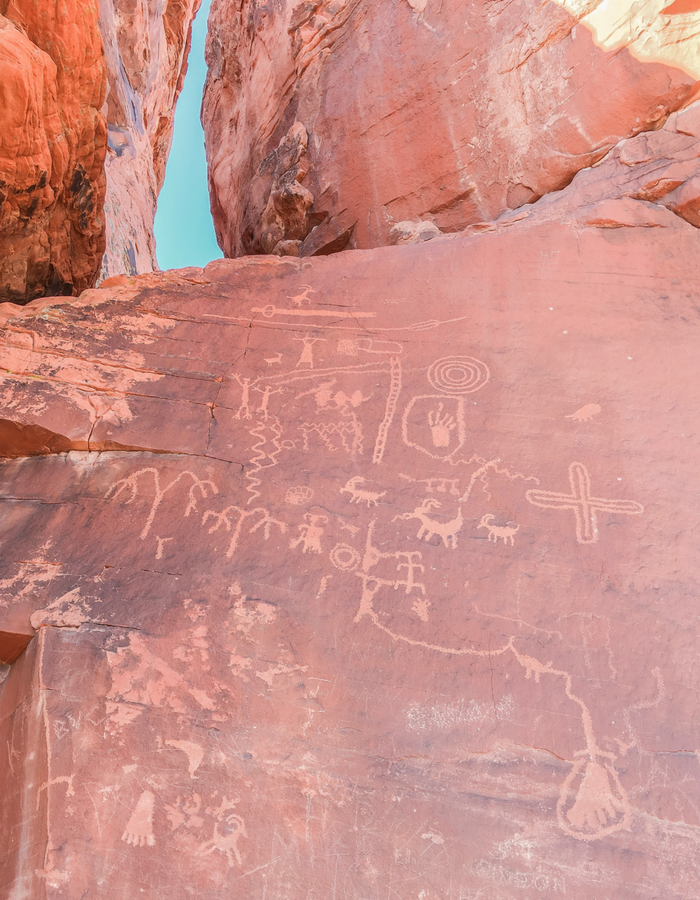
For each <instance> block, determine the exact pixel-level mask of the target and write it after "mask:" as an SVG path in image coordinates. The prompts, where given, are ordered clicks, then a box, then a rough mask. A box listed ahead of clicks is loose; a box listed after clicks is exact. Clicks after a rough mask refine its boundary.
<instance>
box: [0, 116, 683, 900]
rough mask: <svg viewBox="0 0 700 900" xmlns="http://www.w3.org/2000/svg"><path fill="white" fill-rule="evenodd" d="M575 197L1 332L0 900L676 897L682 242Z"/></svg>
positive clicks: (231, 273)
mask: <svg viewBox="0 0 700 900" xmlns="http://www.w3.org/2000/svg"><path fill="white" fill-rule="evenodd" d="M676 124H677V125H678V122H677V123H676ZM677 133H678V132H676V134H677ZM658 134H661V132H659V133H658ZM674 140H675V139H674ZM290 152H291V151H290ZM600 202H601V203H604V204H605V205H606V209H607V210H608V212H607V213H606V215H607V218H605V219H599V220H597V221H594V218H593V217H592V216H591V211H590V209H587V210H586V211H584V214H583V215H582V216H580V217H578V218H577V216H576V214H575V213H569V212H566V213H565V214H564V213H562V216H561V217H560V219H559V220H557V221H555V220H553V219H552V218H551V217H550V216H549V213H548V211H547V209H546V208H545V206H544V205H541V204H538V205H537V206H535V207H532V208H530V211H529V213H530V214H529V216H528V217H527V218H525V219H524V220H522V221H512V222H510V224H503V225H500V226H498V227H495V226H494V227H493V230H491V231H487V232H485V233H481V234H472V235H467V236H458V237H454V238H440V237H438V238H437V239H435V240H432V241H430V242H429V243H421V244H419V245H412V246H406V247H395V248H383V249H379V250H372V251H366V252H357V253H345V254H340V255H337V256H333V257H330V258H327V259H320V258H316V259H306V260H303V259H302V260H291V259H287V260H276V259H272V258H268V259H265V260H251V259H247V260H241V261H220V262H216V263H212V264H211V265H210V266H208V267H207V269H206V270H204V271H202V270H183V271H181V272H174V273H169V274H167V275H152V276H144V277H142V278H138V279H132V280H131V281H128V280H127V279H124V284H123V286H122V287H110V288H106V289H104V290H100V291H91V292H87V293H86V294H84V295H83V296H82V297H81V298H80V299H78V300H73V301H63V302H60V303H56V302H54V303H49V302H47V301H44V302H43V303H41V304H34V305H33V306H29V307H25V308H24V309H23V310H20V309H17V308H16V307H9V306H6V307H4V308H3V309H2V312H3V315H4V316H5V317H6V320H5V327H4V332H3V334H4V338H3V344H2V349H1V355H0V365H1V366H2V370H3V373H4V374H3V378H2V388H1V399H2V408H3V417H4V421H3V425H2V429H0V437H1V443H2V452H3V454H4V455H5V456H6V457H7V459H6V460H5V461H4V462H3V464H2V466H0V469H1V470H2V473H1V474H2V487H1V503H2V508H3V517H2V520H1V521H2V524H1V525H0V534H1V539H2V548H3V553H2V559H1V562H0V585H1V586H2V591H3V593H2V595H1V596H2V599H1V601H0V602H2V607H0V611H1V616H2V618H1V619H0V632H2V633H3V634H5V635H6V636H7V637H8V640H10V639H13V640H15V645H16V644H17V641H21V640H22V637H21V635H22V633H24V634H26V633H27V632H30V633H33V631H34V630H35V631H36V636H35V637H34V638H33V640H32V641H31V643H30V644H29V647H28V649H27V650H26V651H25V653H24V654H22V655H20V656H19V658H18V659H17V660H16V661H15V662H14V663H13V664H12V666H11V668H10V673H9V676H8V677H7V680H6V681H5V683H4V685H3V686H2V687H0V732H1V734H0V752H1V753H2V754H5V755H6V758H5V761H4V762H3V766H2V768H0V772H1V773H2V778H3V779H4V781H3V783H2V784H1V785H0V795H2V796H3V804H2V813H1V815H2V816H3V817H4V818H3V820H2V829H1V830H0V834H1V835H2V840H3V841H5V846H4V847H3V849H2V852H0V860H2V863H0V865H1V866H2V869H0V872H1V874H0V884H1V885H2V886H3V889H5V888H6V886H7V885H11V886H12V889H13V890H14V891H15V895H16V896H22V897H29V898H32V900H33V898H35V897H36V898H39V897H41V898H44V897H46V898H49V900H59V898H60V900H80V898H84V897H90V896H92V895H94V896H99V897H100V898H101V900H127V898H128V900H133V897H135V896H140V894H141V892H143V893H144V895H147V896H153V897H168V898H172V900H181V898H182V900H184V898H189V897H191V896H192V895H197V896H206V897H207V898H211V900H228V898H230V897H231V896H234V895H238V894H239V893H240V892H241V891H243V892H245V895H246V896H248V897H252V898H264V897H285V898H289V900H296V898H298V900H308V898H318V900H327V898H329V897H333V896H338V895H339V894H342V896H344V897H353V898H371V900H373V898H377V900H379V898H386V897H387V896H390V895H393V894H394V893H395V894H397V895H398V896H400V897H403V898H407V897H411V898H421V900H425V898H431V900H457V898H463V900H464V898H470V900H472V898H474V900H476V898H479V900H484V898H487V900H533V898H540V897H547V898H558V897H574V898H591V897H605V898H606V900H652V898H658V897H664V898H665V900H695V898H696V897H697V884H698V880H699V879H700V864H699V863H698V860H699V859H700V854H699V852H698V851H699V849H700V818H699V816H698V809H700V794H699V789H698V778H697V770H698V757H697V750H696V748H698V747H700V732H699V727H700V726H699V725H698V717H697V716H696V715H695V708H696V705H697V693H698V690H699V689H700V684H698V667H697V665H696V658H697V647H696V641H695V639H694V635H695V631H696V624H697V597H698V590H699V585H698V575H697V564H696V560H697V548H696V543H697V541H696V527H695V524H696V518H697V516H696V511H695V508H694V505H693V504H692V503H691V502H689V499H688V498H690V497H694V496H695V495H696V494H697V492H698V490H700V483H699V479H700V474H699V472H698V467H697V456H698V446H697V436H698V433H699V429H698V423H697V418H698V409H700V396H699V392H700V386H699V383H698V379H697V377H696V371H697V335H696V332H697V329H698V308H699V307H700V297H699V296H698V284H697V258H698V251H699V250H700V235H698V231H697V229H696V228H694V227H692V225H690V224H689V223H688V222H687V221H686V220H685V219H684V218H683V217H682V216H680V215H678V214H676V213H674V212H673V211H671V210H669V209H665V208H663V206H662V205H661V203H655V202H652V201H650V200H645V199H634V198H632V197H629V196H627V197H625V196H620V197H617V198H609V197H608V198H605V197H603V198H601V199H600ZM540 209H541V210H542V212H541V214H540V212H539V210H540ZM611 210H612V211H611ZM615 210H617V214H616V213H615ZM630 210H634V214H635V216H636V222H632V221H627V222H623V219H624V216H623V213H624V215H626V216H628V218H629V217H630V215H631V213H630ZM616 215H617V218H616V217H615V216H616ZM567 217H568V218H567ZM565 219H566V221H564V220H565ZM612 226H617V227H612ZM660 273H662V274H663V277H662V278H660V277H659V276H660ZM32 454H34V455H32ZM12 457H18V458H12ZM22 628H23V629H24V632H22V631H21V629H22ZM15 652H16V651H15Z"/></svg>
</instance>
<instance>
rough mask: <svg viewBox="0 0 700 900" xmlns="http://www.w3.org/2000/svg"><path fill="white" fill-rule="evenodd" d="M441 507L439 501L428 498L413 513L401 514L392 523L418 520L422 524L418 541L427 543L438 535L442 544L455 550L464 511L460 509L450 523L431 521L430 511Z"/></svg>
mask: <svg viewBox="0 0 700 900" xmlns="http://www.w3.org/2000/svg"><path fill="white" fill-rule="evenodd" d="M441 506H442V504H441V503H440V501H439V500H435V499H434V498H433V497H426V498H425V500H423V502H422V503H421V504H420V506H417V507H416V508H415V509H414V510H413V512H410V513H401V514H400V515H398V516H394V518H393V519H392V522H395V521H396V520H397V519H418V520H419V521H420V523H421V526H420V528H419V529H418V534H417V535H416V537H417V538H418V540H421V539H422V538H425V540H426V541H430V539H431V538H432V537H433V535H436V534H437V535H438V536H439V537H440V538H442V542H443V544H444V545H445V546H446V547H448V548H451V549H453V550H454V549H455V547H456V546H457V535H458V534H459V532H460V531H461V530H462V524H463V522H464V519H463V518H462V509H461V507H458V508H457V515H456V517H455V518H454V519H452V520H451V521H449V522H438V521H437V520H436V519H431V518H430V516H428V515H427V513H428V511H429V510H431V509H439V508H440V507H441Z"/></svg>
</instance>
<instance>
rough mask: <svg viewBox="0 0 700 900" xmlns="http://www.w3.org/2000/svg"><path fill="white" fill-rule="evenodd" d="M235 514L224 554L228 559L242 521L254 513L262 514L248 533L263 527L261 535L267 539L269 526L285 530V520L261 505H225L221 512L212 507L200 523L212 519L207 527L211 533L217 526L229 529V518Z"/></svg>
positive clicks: (240, 529) (236, 543)
mask: <svg viewBox="0 0 700 900" xmlns="http://www.w3.org/2000/svg"><path fill="white" fill-rule="evenodd" d="M236 513H237V514H238V515H237V520H236V525H235V527H234V529H233V534H232V536H231V541H230V542H229V545H228V550H227V551H226V556H227V558H228V559H231V557H232V556H233V554H234V551H235V550H236V547H237V546H238V540H239V538H240V536H241V531H242V529H243V523H244V522H245V521H246V520H247V519H249V518H251V517H253V516H256V515H262V518H261V519H258V521H257V522H256V523H255V525H253V526H252V528H251V529H250V530H249V532H248V533H249V534H253V533H254V532H256V531H258V529H260V528H262V529H263V537H264V538H265V540H266V541H267V540H269V538H270V526H272V525H276V526H277V527H278V528H279V529H280V531H281V532H282V533H283V534H284V533H285V532H286V530H287V524H286V522H280V520H279V519H274V518H273V517H272V516H271V515H270V513H269V512H268V511H267V509H265V508H264V507H263V506H256V507H255V509H241V507H240V506H227V507H226V509H224V510H222V511H221V512H217V511H216V510H213V509H208V510H207V511H206V512H205V513H204V516H203V517H202V525H205V524H206V522H207V521H208V520H209V519H214V524H213V525H212V526H211V527H210V528H209V534H213V533H214V532H215V531H218V530H219V528H220V527H221V526H222V525H223V526H224V527H225V529H226V531H230V530H231V525H232V521H231V518H232V516H233V515H234V514H236Z"/></svg>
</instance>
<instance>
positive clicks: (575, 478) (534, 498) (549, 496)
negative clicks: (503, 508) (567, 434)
mask: <svg viewBox="0 0 700 900" xmlns="http://www.w3.org/2000/svg"><path fill="white" fill-rule="evenodd" d="M569 484H570V485H571V493H570V494H564V493H559V492H557V491H538V490H529V491H527V492H526V493H525V496H526V497H527V499H528V500H529V502H530V503H532V504H533V506H540V507H542V508H543V509H570V510H573V513H574V516H575V517H576V540H577V541H578V542H579V544H594V543H596V541H597V540H598V536H599V535H598V516H597V514H598V513H599V512H608V513H623V514H624V515H626V516H639V515H641V514H642V513H643V512H644V507H643V506H642V504H641V503H637V502H635V501H634V500H608V499H605V498H603V497H594V496H593V495H592V494H591V477H590V475H589V474H588V469H587V468H586V467H585V466H584V465H583V463H579V462H572V463H571V465H570V466H569Z"/></svg>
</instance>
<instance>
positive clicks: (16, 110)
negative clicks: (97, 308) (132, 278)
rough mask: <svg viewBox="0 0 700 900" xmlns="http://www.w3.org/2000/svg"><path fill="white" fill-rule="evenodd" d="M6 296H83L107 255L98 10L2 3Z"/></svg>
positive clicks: (15, 0)
mask: <svg viewBox="0 0 700 900" xmlns="http://www.w3.org/2000/svg"><path fill="white" fill-rule="evenodd" d="M0 92H1V94H2V123H1V125H2V127H1V129H0V132H1V135H0V298H1V299H3V300H14V301H18V302H23V301H26V300H30V299H31V298H32V297H36V296H37V295H40V294H45V293H52V294H65V293H71V292H72V291H73V290H76V291H81V290H83V289H84V288H86V287H88V286H90V285H91V284H93V283H94V279H95V276H96V274H97V270H98V268H99V265H100V260H101V258H102V254H103V251H104V224H103V218H102V205H103V201H104V190H105V179H104V158H105V146H106V132H105V125H104V119H103V117H102V114H101V113H100V107H101V106H102V103H103V101H104V61H103V59H102V48H101V40H100V34H99V30H98V28H97V4H96V2H85V0H70V2H66V3H61V4H29V3H21V2H19V0H2V2H0Z"/></svg>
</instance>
